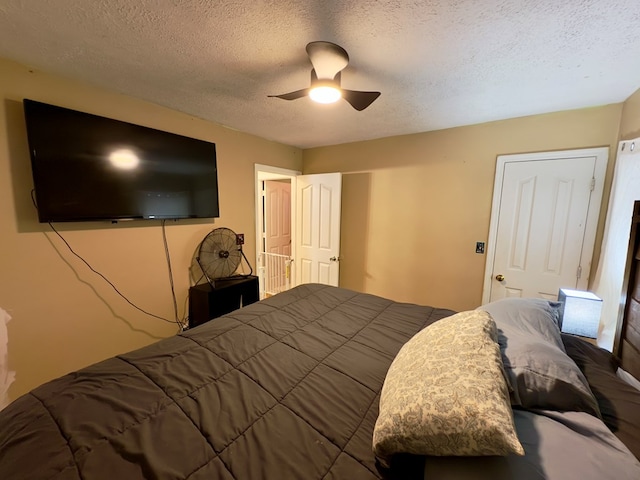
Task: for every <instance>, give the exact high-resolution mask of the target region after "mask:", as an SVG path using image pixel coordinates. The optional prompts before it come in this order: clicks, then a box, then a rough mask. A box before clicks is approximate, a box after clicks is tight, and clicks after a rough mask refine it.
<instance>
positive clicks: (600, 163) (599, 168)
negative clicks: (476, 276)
mask: <svg viewBox="0 0 640 480" xmlns="http://www.w3.org/2000/svg"><path fill="white" fill-rule="evenodd" d="M575 157H595V158H596V165H595V171H594V177H595V178H596V184H595V186H594V190H593V193H592V196H591V198H592V199H599V200H598V201H596V202H595V203H590V204H589V213H588V215H587V223H586V225H585V231H584V239H585V240H584V242H583V245H584V246H585V247H586V248H583V249H582V254H581V256H580V264H581V265H583V270H582V276H581V277H580V280H579V281H578V288H579V289H582V290H586V289H587V287H588V282H589V274H590V271H591V259H592V257H593V249H594V244H595V237H596V230H597V228H598V218H599V216H600V204H601V201H602V192H603V189H604V178H605V174H606V171H607V163H608V160H609V147H598V148H583V149H577V150H562V151H556V152H538V153H523V154H515V155H499V156H498V160H497V162H496V176H495V182H494V184H493V201H492V203H491V221H490V223H489V238H488V241H487V260H486V264H485V269H484V285H483V288H482V303H483V304H485V303H487V302H488V301H489V298H490V296H491V283H492V281H493V262H494V260H495V254H496V252H495V245H496V240H497V237H498V220H499V218H498V216H499V212H500V200H501V198H502V182H503V179H504V169H505V164H506V163H507V162H529V161H536V160H559V159H566V158H575ZM594 206H597V211H594V208H593V207H594Z"/></svg>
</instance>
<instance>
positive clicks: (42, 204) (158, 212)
mask: <svg viewBox="0 0 640 480" xmlns="http://www.w3.org/2000/svg"><path fill="white" fill-rule="evenodd" d="M23 105H24V112H25V120H26V126H27V138H28V143H29V151H30V156H31V167H32V171H33V182H34V187H35V198H36V203H37V208H38V218H39V220H40V222H42V223H46V222H79V221H93V220H112V221H117V220H133V219H180V218H212V217H218V216H219V213H220V212H219V208H218V175H217V165H216V146H215V143H211V142H206V141H203V140H197V139H194V138H188V137H184V136H182V135H176V134H174V133H168V132H163V131H160V130H155V129H153V128H147V127H143V126H140V125H133V124H131V123H127V122H122V121H119V120H113V119H110V118H105V117H100V116H97V115H92V114H89V113H83V112H79V111H76V110H70V109H68V108H63V107H58V106H54V105H48V104H46V103H42V102H36V101H34V100H29V99H24V101H23Z"/></svg>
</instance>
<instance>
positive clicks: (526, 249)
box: [483, 148, 608, 303]
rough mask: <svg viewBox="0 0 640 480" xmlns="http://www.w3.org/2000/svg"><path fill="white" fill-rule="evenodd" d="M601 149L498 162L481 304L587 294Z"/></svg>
mask: <svg viewBox="0 0 640 480" xmlns="http://www.w3.org/2000/svg"><path fill="white" fill-rule="evenodd" d="M607 156H608V149H606V148H599V149H588V150H574V151H565V152H549V153H543V154H528V155H508V156H501V157H498V166H497V169H496V183H495V188H494V201H493V208H492V214H491V227H490V240H489V245H488V248H487V268H486V271H485V288H484V292H483V303H486V302H488V301H493V300H497V299H499V298H503V297H541V298H547V299H549V300H554V299H556V298H557V295H558V290H559V289H560V288H565V287H566V288H574V289H580V290H586V288H587V285H588V279H589V272H590V268H591V257H592V255H593V246H594V242H595V232H596V226H597V221H598V215H599V211H600V202H601V199H602V191H603V183H604V174H605V170H606V162H607Z"/></svg>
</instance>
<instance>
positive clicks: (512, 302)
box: [478, 298, 600, 417]
mask: <svg viewBox="0 0 640 480" xmlns="http://www.w3.org/2000/svg"><path fill="white" fill-rule="evenodd" d="M558 308H559V304H557V303H556V302H549V301H547V300H543V299H534V298H505V299H501V300H497V301H495V302H492V303H489V304H487V305H483V306H481V307H478V310H484V311H486V312H488V313H489V314H490V315H491V317H492V318H493V319H494V321H495V322H496V327H497V328H498V343H499V344H500V353H501V354H502V361H503V363H504V368H505V372H506V375H507V380H508V382H509V387H510V389H511V403H512V404H513V405H517V406H522V407H524V408H541V409H547V410H557V411H582V412H587V413H590V414H592V415H595V416H597V417H600V410H599V408H598V402H597V401H596V399H595V397H594V395H593V393H592V392H591V389H590V388H589V384H588V383H587V380H586V379H585V377H584V375H583V374H582V372H581V371H580V369H579V368H578V366H577V365H576V364H575V362H574V361H573V360H572V359H571V358H570V357H569V356H568V355H567V354H566V352H565V349H564V345H563V343H562V338H561V337H560V329H559V328H558V323H557V319H558Z"/></svg>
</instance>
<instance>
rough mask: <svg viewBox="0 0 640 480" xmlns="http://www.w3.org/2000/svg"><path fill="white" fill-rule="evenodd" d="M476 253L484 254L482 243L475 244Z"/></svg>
mask: <svg viewBox="0 0 640 480" xmlns="http://www.w3.org/2000/svg"><path fill="white" fill-rule="evenodd" d="M476 253H480V254H483V253H484V242H476Z"/></svg>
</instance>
